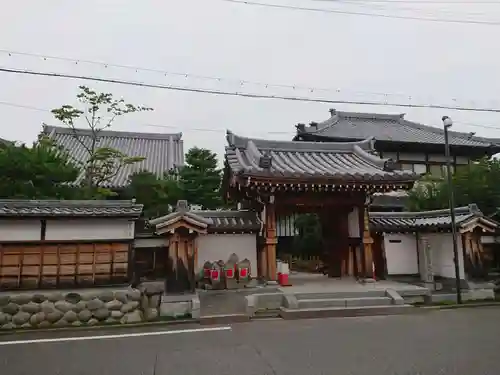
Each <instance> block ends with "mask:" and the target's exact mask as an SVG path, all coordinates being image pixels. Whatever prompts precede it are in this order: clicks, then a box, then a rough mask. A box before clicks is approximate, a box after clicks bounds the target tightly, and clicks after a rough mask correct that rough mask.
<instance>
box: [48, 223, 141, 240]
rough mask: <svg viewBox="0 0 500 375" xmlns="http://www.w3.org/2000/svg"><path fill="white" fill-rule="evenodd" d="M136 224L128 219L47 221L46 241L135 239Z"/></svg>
mask: <svg viewBox="0 0 500 375" xmlns="http://www.w3.org/2000/svg"><path fill="white" fill-rule="evenodd" d="M134 224H135V223H134V222H133V221H129V220H126V219H64V220H62V219H60V220H47V231H46V233H45V239H46V240H65V241H69V240H108V239H109V240H118V239H133V238H134Z"/></svg>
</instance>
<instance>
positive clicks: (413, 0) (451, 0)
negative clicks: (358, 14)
mask: <svg viewBox="0 0 500 375" xmlns="http://www.w3.org/2000/svg"><path fill="white" fill-rule="evenodd" d="M310 1H317V2H325V3H341V2H343V0H310ZM349 1H350V2H356V3H386V4H426V5H432V4H451V5H455V4H471V5H474V4H493V5H500V1H498V0H428V1H426V0H349Z"/></svg>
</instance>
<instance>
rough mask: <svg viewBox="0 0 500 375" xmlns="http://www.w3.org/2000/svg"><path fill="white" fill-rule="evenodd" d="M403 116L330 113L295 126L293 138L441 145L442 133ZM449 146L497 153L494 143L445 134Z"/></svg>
mask: <svg viewBox="0 0 500 375" xmlns="http://www.w3.org/2000/svg"><path fill="white" fill-rule="evenodd" d="M404 116H405V115H404V114H378V113H359V112H341V111H336V110H334V109H332V110H330V118H329V119H328V120H326V121H324V122H321V123H318V124H312V125H310V126H305V125H297V137H300V134H311V135H316V136H321V137H328V138H333V139H342V140H363V139H366V138H368V137H374V138H375V140H376V141H395V142H403V143H422V144H436V145H443V144H444V130H443V129H440V128H436V127H432V126H428V125H422V124H419V123H416V122H413V121H408V120H406V119H405V118H404ZM449 136H450V138H449V142H450V145H455V146H468V147H479V148H489V147H492V145H494V146H493V147H496V150H497V151H495V152H500V143H497V141H498V140H497V139H487V138H482V137H474V136H472V135H471V134H468V133H460V132H452V131H450V132H449Z"/></svg>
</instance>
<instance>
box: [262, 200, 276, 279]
mask: <svg viewBox="0 0 500 375" xmlns="http://www.w3.org/2000/svg"><path fill="white" fill-rule="evenodd" d="M265 215H266V226H265V238H264V249H265V250H264V254H263V255H265V256H264V257H263V258H266V266H267V267H266V268H265V269H266V274H265V276H266V279H267V280H272V281H276V244H277V243H278V238H277V237H276V207H275V204H274V196H271V197H270V200H269V203H268V204H266V210H265Z"/></svg>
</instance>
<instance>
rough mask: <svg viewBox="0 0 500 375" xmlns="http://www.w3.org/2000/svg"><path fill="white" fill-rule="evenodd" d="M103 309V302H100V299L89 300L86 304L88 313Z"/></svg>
mask: <svg viewBox="0 0 500 375" xmlns="http://www.w3.org/2000/svg"><path fill="white" fill-rule="evenodd" d="M103 307H104V302H102V301H101V300H100V299H97V298H94V299H93V300H90V301H88V302H87V309H89V310H90V311H95V310H99V309H101V308H103Z"/></svg>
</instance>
